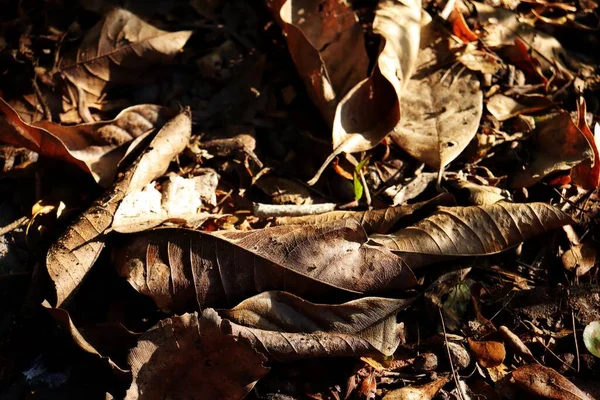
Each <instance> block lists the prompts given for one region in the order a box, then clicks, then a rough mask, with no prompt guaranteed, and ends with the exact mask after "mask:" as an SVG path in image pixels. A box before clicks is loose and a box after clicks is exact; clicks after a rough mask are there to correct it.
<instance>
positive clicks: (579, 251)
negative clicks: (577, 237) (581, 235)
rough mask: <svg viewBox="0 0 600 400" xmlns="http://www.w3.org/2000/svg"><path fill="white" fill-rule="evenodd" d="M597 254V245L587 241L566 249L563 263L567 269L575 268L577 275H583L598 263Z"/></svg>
mask: <svg viewBox="0 0 600 400" xmlns="http://www.w3.org/2000/svg"><path fill="white" fill-rule="evenodd" d="M597 256H598V248H597V247H596V245H595V244H591V243H590V242H589V241H585V242H583V243H580V244H577V245H574V246H573V247H571V248H570V249H569V250H567V251H565V253H564V254H563V255H562V263H563V266H564V267H565V268H566V269H567V270H573V269H575V274H576V275H577V276H583V275H585V274H586V273H587V272H588V271H589V270H590V269H592V268H593V267H594V265H596V258H597Z"/></svg>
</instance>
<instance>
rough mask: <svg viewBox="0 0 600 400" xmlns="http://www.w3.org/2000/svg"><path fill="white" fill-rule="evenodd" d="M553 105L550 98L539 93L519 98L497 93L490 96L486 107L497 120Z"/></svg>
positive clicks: (533, 111)
mask: <svg viewBox="0 0 600 400" xmlns="http://www.w3.org/2000/svg"><path fill="white" fill-rule="evenodd" d="M552 106H553V103H552V101H551V100H550V99H548V98H546V97H544V96H540V95H530V96H521V97H520V98H519V100H518V101H517V100H515V99H513V98H512V97H508V96H505V95H503V94H500V93H497V94H495V95H493V96H492V97H490V98H489V99H488V101H487V104H486V107H487V109H488V111H489V112H490V114H492V115H493V116H494V117H495V118H496V119H497V120H498V121H505V120H507V119H509V118H512V117H516V116H517V115H523V114H524V115H527V114H532V113H536V112H538V111H542V110H546V109H548V108H550V107H552Z"/></svg>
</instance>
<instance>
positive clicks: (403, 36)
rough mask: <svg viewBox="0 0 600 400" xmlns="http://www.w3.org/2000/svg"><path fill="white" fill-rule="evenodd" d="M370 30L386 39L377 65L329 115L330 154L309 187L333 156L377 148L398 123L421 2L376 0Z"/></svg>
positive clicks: (410, 70)
mask: <svg viewBox="0 0 600 400" xmlns="http://www.w3.org/2000/svg"><path fill="white" fill-rule="evenodd" d="M373 30H374V32H375V33H377V34H379V35H381V36H382V39H383V43H384V44H383V48H382V51H381V53H380V54H379V57H378V59H377V64H376V65H375V67H374V69H373V72H372V74H371V76H369V77H368V78H366V77H365V78H366V79H364V80H362V81H361V82H359V83H357V84H356V85H355V86H354V87H353V88H352V89H351V90H350V91H349V92H348V93H347V94H346V95H345V96H344V98H343V99H341V100H340V101H339V104H338V105H337V109H336V112H335V118H334V119H333V152H332V154H331V155H329V157H328V158H327V159H326V160H325V162H324V163H323V165H322V166H321V168H320V169H319V171H318V172H317V174H316V175H315V177H313V178H312V179H311V180H310V181H309V184H310V185H312V184H314V183H316V181H317V180H318V179H319V177H320V175H321V173H322V172H323V170H324V169H325V167H326V166H327V165H328V164H329V163H330V162H331V161H332V160H333V158H334V157H335V156H337V155H338V154H341V153H343V152H346V153H353V152H359V151H366V150H369V149H371V148H373V147H375V146H376V145H377V144H378V143H379V142H380V141H381V140H382V139H383V138H384V137H385V136H387V135H388V134H389V133H390V132H391V131H392V130H393V129H394V128H395V127H396V126H397V125H398V122H399V121H400V101H399V99H400V93H401V92H402V90H403V88H404V87H405V86H406V85H407V82H408V80H409V78H410V76H411V74H412V73H413V70H414V67H415V61H416V56H417V51H418V49H419V40H420V36H419V33H420V30H421V1H420V0H386V1H383V2H380V3H379V5H378V8H377V11H376V16H375V20H374V21H373ZM354 46H355V45H354ZM344 51H347V49H345V50H344ZM359 52H360V50H359ZM342 57H343V56H342Z"/></svg>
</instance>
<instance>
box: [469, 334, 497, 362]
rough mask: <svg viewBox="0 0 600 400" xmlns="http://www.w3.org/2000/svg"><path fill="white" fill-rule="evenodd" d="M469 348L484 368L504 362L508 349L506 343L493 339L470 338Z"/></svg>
mask: <svg viewBox="0 0 600 400" xmlns="http://www.w3.org/2000/svg"><path fill="white" fill-rule="evenodd" d="M468 343H469V348H470V349H471V351H472V352H473V354H474V355H475V358H476V359H477V362H478V363H479V365H481V366H482V367H484V368H492V367H497V366H498V365H500V364H502V363H503V362H504V357H506V349H505V348H504V343H502V342H496V341H493V340H486V341H482V342H479V341H476V340H472V339H470V338H469V339H468Z"/></svg>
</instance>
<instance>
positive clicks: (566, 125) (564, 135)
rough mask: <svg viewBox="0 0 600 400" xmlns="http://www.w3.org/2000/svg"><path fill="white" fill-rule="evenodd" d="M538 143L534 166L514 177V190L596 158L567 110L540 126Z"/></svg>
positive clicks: (537, 134) (536, 138)
mask: <svg viewBox="0 0 600 400" xmlns="http://www.w3.org/2000/svg"><path fill="white" fill-rule="evenodd" d="M534 144H535V146H536V149H535V153H533V154H534V158H533V160H532V162H531V164H530V165H529V166H528V167H527V169H525V170H524V171H519V172H517V173H516V174H515V175H514V176H513V179H512V180H511V186H512V187H515V188H519V187H528V186H531V185H534V184H535V183H537V182H538V181H539V180H540V179H542V178H544V177H545V176H546V175H548V174H550V173H552V172H555V171H565V170H569V169H571V168H573V167H575V166H576V165H578V164H580V163H582V162H583V161H585V160H588V159H593V158H594V154H593V151H592V148H591V146H590V143H589V142H588V139H587V138H586V136H585V135H584V134H583V133H582V131H581V129H579V128H578V127H577V125H575V123H574V122H573V120H572V119H571V116H570V115H569V113H567V112H566V111H561V112H560V113H559V114H557V115H555V116H553V117H550V118H548V119H545V120H543V121H540V122H538V123H537V128H536V132H535V136H534Z"/></svg>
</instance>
